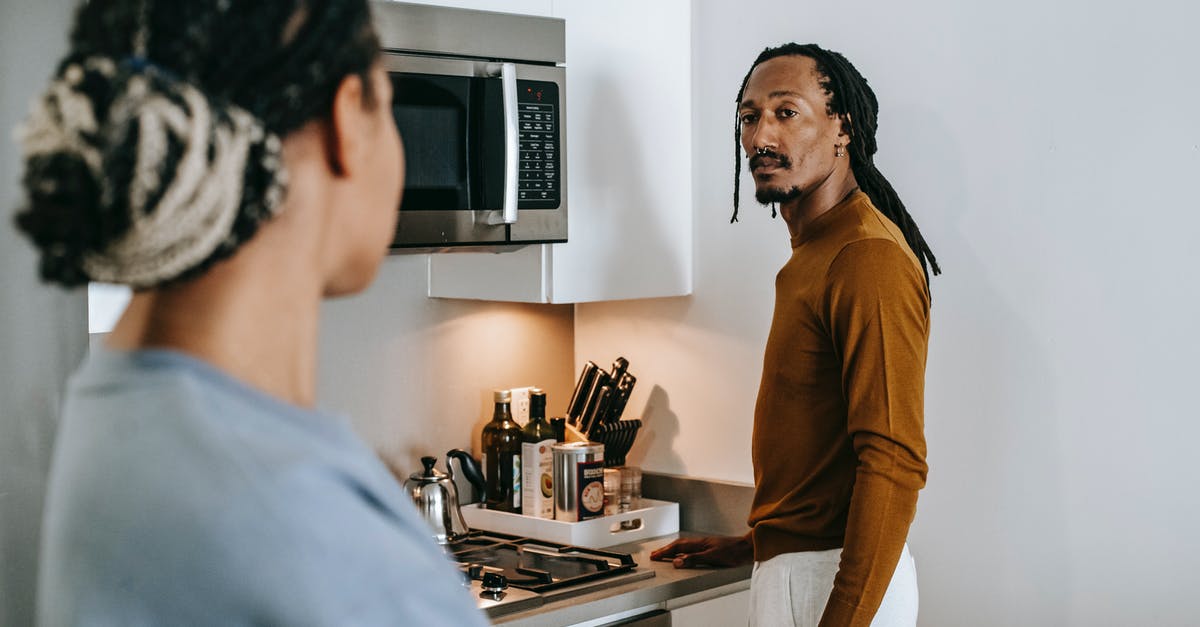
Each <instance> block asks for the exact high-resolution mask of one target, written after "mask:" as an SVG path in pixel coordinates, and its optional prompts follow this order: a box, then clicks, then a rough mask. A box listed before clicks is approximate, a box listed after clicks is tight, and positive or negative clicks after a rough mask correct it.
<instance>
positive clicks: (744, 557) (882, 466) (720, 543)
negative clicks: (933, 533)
mask: <svg viewBox="0 0 1200 627" xmlns="http://www.w3.org/2000/svg"><path fill="white" fill-rule="evenodd" d="M737 103H738V113H737V120H736V123H735V137H736V141H737V142H738V143H739V144H740V149H741V150H742V151H744V153H745V154H746V156H747V157H748V158H749V164H750V170H751V172H752V173H753V175H754V181H755V185H756V193H755V197H756V198H757V200H758V201H759V202H761V203H763V204H768V203H770V204H772V206H773V207H774V204H776V203H778V205H779V212H780V213H781V214H782V216H783V219H784V221H785V222H786V223H787V226H788V230H789V232H790V234H791V247H792V256H791V258H790V259H789V260H788V262H787V263H786V264H785V265H784V267H783V269H782V270H780V272H779V274H778V276H777V277H776V283H775V287H776V301H775V314H774V321H773V322H772V325H771V332H770V335H769V337H768V339H767V347H766V352H765V357H764V360H763V376H762V384H761V386H760V388H759V396H758V403H757V406H756V407H755V413H754V435H753V452H752V458H753V461H754V478H755V495H754V502H753V505H752V508H751V511H750V517H749V524H750V526H751V531H750V532H749V533H748V534H747V535H746V536H744V537H741V538H701V539H685V540H679V541H677V542H674V543H672V544H670V545H668V546H666V547H663V548H662V549H659V550H658V551H656V552H655V553H654V554H653V555H652V557H653V559H658V560H668V559H669V560H672V561H673V562H674V563H675V565H676V566H677V567H681V568H687V567H692V566H697V565H716V566H729V565H735V564H739V563H746V562H749V561H750V560H753V561H754V562H755V568H754V575H753V577H752V580H751V588H750V590H751V613H750V623H751V624H752V625H794V624H795V625H817V624H820V625H871V624H874V625H915V624H916V615H917V588H916V571H915V567H914V565H913V560H912V557H911V556H910V555H909V553H908V548H907V545H906V542H905V540H906V536H907V535H908V528H909V525H910V524H911V523H912V520H913V515H914V513H915V511H916V504H917V491H918V490H920V489H921V488H922V487H923V486H924V484H925V475H926V470H927V466H926V463H925V437H924V427H923V423H924V416H923V414H924V410H923V398H924V377H925V356H926V348H927V344H928V339H929V302H930V299H929V287H928V269H927V264H928V266H932V269H933V272H934V274H937V273H939V272H940V269H939V268H938V265H937V261H936V259H934V256H933V253H932V252H931V251H930V250H929V246H928V245H927V244H926V243H925V240H924V238H923V237H922V236H921V232H920V230H919V229H917V226H916V224H915V223H914V222H913V220H912V218H911V216H909V215H908V212H907V211H906V210H905V208H904V204H903V203H902V202H901V201H900V199H899V197H898V196H897V195H896V192H895V191H894V190H893V189H892V186H891V185H890V184H889V183H888V181H887V179H885V178H884V177H883V175H882V174H880V172H879V170H878V169H877V168H876V167H875V164H874V162H873V156H874V154H875V150H876V145H875V128H876V119H877V115H878V102H877V101H876V99H875V94H874V93H873V92H872V91H871V88H870V87H869V86H868V85H867V82H866V80H865V79H864V78H863V77H862V75H860V74H859V73H858V71H857V70H856V69H855V68H854V66H853V65H851V64H850V62H849V61H847V60H846V58H845V57H843V56H842V55H840V54H838V53H836V52H831V51H828V50H824V49H822V48H820V47H818V46H815V45H811V44H810V45H798V44H787V45H784V46H780V47H778V48H768V49H767V50H765V51H763V53H762V54H760V55H759V57H758V59H757V60H755V62H754V65H753V66H752V67H751V69H750V72H749V73H748V74H747V75H746V78H745V80H744V81H743V82H742V87H741V89H740V90H739V92H738V99H737ZM736 149H737V148H736V147H735V150H736ZM735 158H736V167H737V169H738V170H740V167H741V154H740V153H736V152H735ZM737 207H738V183H737V174H735V179H734V214H733V220H734V221H736V220H737ZM774 213H775V212H774V208H772V215H774Z"/></svg>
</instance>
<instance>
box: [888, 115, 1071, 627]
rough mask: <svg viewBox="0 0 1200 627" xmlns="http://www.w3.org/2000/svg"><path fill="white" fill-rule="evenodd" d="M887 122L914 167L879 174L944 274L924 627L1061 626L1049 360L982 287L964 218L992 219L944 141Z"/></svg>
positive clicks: (936, 309) (1013, 313)
mask: <svg viewBox="0 0 1200 627" xmlns="http://www.w3.org/2000/svg"><path fill="white" fill-rule="evenodd" d="M889 117H890V118H891V119H895V120H902V121H903V123H902V124H897V125H896V127H897V129H896V130H892V129H888V131H889V136H888V137H887V138H886V141H887V144H888V145H887V146H885V147H884V148H883V149H882V153H884V154H909V155H912V154H920V155H922V158H919V159H908V160H905V161H900V160H896V162H895V163H894V164H891V165H889V164H880V169H881V170H882V171H883V172H884V174H885V176H888V177H890V180H892V181H893V183H895V184H896V187H897V191H898V193H899V194H900V196H901V197H902V198H903V199H904V200H905V201H906V205H907V206H908V208H909V210H910V211H911V213H912V214H913V218H914V219H915V220H916V221H917V223H918V224H919V225H920V226H921V227H922V232H923V233H924V234H925V235H926V238H927V240H928V241H929V243H930V247H931V248H932V249H933V250H934V253H935V254H937V255H938V258H939V262H940V265H941V266H942V267H943V268H944V270H945V274H944V275H942V276H940V277H935V278H934V279H933V281H932V291H933V309H932V314H931V315H932V329H933V335H932V337H931V341H930V356H929V368H928V371H927V376H926V435H927V438H928V444H929V465H930V472H929V484H928V487H927V488H926V489H925V490H924V491H923V492H922V494H921V503H920V506H919V507H918V513H917V520H916V522H915V524H914V527H913V530H912V532H911V536H910V539H911V541H912V544H913V553H914V555H915V557H916V559H917V564H918V572H919V573H921V583H920V585H921V592H922V595H921V596H922V599H921V617H922V621H921V622H922V623H925V624H930V625H953V624H961V621H962V618H963V617H965V616H970V617H972V619H971V623H972V624H974V625H1002V624H1003V625H1011V624H1026V625H1034V624H1037V625H1064V624H1067V623H1068V622H1069V621H1068V614H1069V612H1068V606H1069V603H1070V601H1069V598H1068V595H1065V594H1063V592H1064V591H1066V590H1070V588H1071V584H1070V581H1071V572H1070V568H1069V559H1068V558H1069V555H1068V538H1067V534H1066V528H1067V522H1068V521H1067V519H1066V515H1067V514H1066V512H1065V511H1064V507H1063V502H1064V498H1065V497H1064V494H1063V490H1064V488H1063V483H1064V478H1063V470H1062V468H1061V464H1060V463H1059V462H1058V459H1057V455H1058V453H1059V451H1060V450H1061V449H1062V445H1061V443H1060V442H1059V438H1058V433H1057V430H1056V419H1055V416H1056V412H1057V410H1058V407H1057V401H1056V398H1055V397H1056V394H1055V383H1054V373H1053V371H1052V368H1051V365H1050V364H1049V363H1048V360H1047V357H1046V355H1047V351H1046V350H1045V348H1044V347H1043V346H1041V343H1040V342H1039V340H1038V337H1039V335H1040V334H1039V333H1038V332H1037V331H1036V330H1035V329H1034V328H1032V327H1031V326H1030V325H1029V324H1028V323H1027V322H1025V321H1024V319H1023V314H1022V307H1023V305H1024V304H1023V303H1020V302H1007V301H1006V300H1005V298H1004V296H1003V295H1002V294H1001V292H1000V291H999V290H998V289H997V288H996V285H995V282H994V281H993V280H991V279H990V278H989V277H990V275H991V272H990V271H989V266H990V265H994V264H997V263H1004V260H986V261H985V260H981V259H980V258H979V257H978V256H977V255H976V254H975V252H974V250H973V247H972V243H971V241H970V234H969V232H968V231H967V230H966V229H965V228H964V222H965V218H966V217H967V216H968V215H969V214H970V212H972V211H983V210H989V211H990V210H993V207H990V206H988V201H990V200H992V199H982V200H981V199H973V198H969V197H968V194H967V191H966V181H967V174H968V173H967V171H966V164H967V159H966V155H964V154H963V151H962V149H961V147H960V146H959V143H958V141H957V139H956V138H955V136H954V135H953V133H952V131H951V130H950V129H949V128H947V126H946V125H945V123H944V122H943V121H942V118H941V117H940V116H939V114H938V113H937V112H935V111H932V110H929V109H924V108H921V107H919V106H912V105H908V106H904V105H903V104H897V105H894V106H892V107H890V108H889ZM882 143H883V142H882V141H881V144H882ZM1027 167H1029V168H1033V166H1032V165H1029V166H1027ZM1024 174H1025V175H1027V176H1030V177H1033V178H1034V179H1036V178H1039V177H1044V176H1047V174H1046V173H1044V172H1036V171H1031V172H1027V173H1024ZM1014 180H1028V179H1021V178H1020V176H1017V177H1016V178H1014ZM905 181H913V182H915V183H914V184H912V185H906V184H905ZM925 181H930V182H931V183H920V182H925ZM906 188H910V189H906ZM1015 250H1016V249H1015V248H1014V253H1015ZM1017 599H1019V600H1020V602H1019V603H1013V600H1017ZM988 617H994V618H991V619H989V618H988ZM996 621H1002V622H996Z"/></svg>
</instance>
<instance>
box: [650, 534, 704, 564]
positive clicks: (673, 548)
mask: <svg viewBox="0 0 1200 627" xmlns="http://www.w3.org/2000/svg"><path fill="white" fill-rule="evenodd" d="M695 545H696V541H695V540H690V539H681V540H676V541H674V542H672V543H670V544H668V545H667V546H664V547H662V548H661V549H658V550H657V551H654V552H652V553H651V554H650V559H652V560H655V561H659V562H665V561H668V560H671V559H672V558H674V557H675V556H677V555H679V554H681V553H690V552H691V551H692V550H694V549H695V548H696V546H695Z"/></svg>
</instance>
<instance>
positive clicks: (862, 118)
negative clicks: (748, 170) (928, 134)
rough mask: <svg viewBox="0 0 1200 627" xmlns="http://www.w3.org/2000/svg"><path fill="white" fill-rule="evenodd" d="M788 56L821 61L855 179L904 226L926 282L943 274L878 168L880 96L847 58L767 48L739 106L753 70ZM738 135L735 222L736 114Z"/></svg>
mask: <svg viewBox="0 0 1200 627" xmlns="http://www.w3.org/2000/svg"><path fill="white" fill-rule="evenodd" d="M789 55H796V56H803V57H808V58H810V59H812V60H813V61H814V62H816V64H817V71H818V72H819V73H820V74H821V76H822V77H823V78H824V80H822V82H821V87H822V88H824V90H825V93H826V94H828V95H829V102H828V103H827V104H826V112H827V113H828V114H829V115H836V116H839V117H841V118H842V119H843V120H846V123H845V124H846V127H847V132H848V134H849V136H850V143H849V145H848V146H847V147H848V148H849V151H848V152H849V155H850V169H851V170H852V171H853V172H854V178H855V179H857V181H858V185H859V187H860V188H861V189H862V191H863V192H864V193H865V194H866V195H867V196H868V197H869V198H870V199H871V202H872V203H873V204H874V205H875V206H876V207H877V208H878V209H879V210H880V212H882V213H883V215H885V216H887V217H888V219H890V220H891V221H892V222H893V223H895V224H896V226H897V227H899V228H900V231H901V232H902V233H903V234H904V240H905V241H906V242H907V243H908V247H909V248H911V249H912V251H913V253H915V254H916V255H917V258H918V259H919V260H920V261H921V268H922V270H924V272H925V280H926V282H928V281H929V270H930V268H931V267H932V269H933V273H934V274H935V275H936V274H941V273H942V269H941V268H940V267H939V266H938V263H937V258H936V257H934V256H933V251H932V250H930V249H929V244H928V243H926V242H925V238H924V237H923V236H922V235H921V229H919V228H917V223H916V222H914V221H913V219H912V216H911V215H909V214H908V210H907V209H905V208H904V203H903V202H902V201H901V200H900V196H898V195H897V194H896V190H895V189H893V188H892V184H891V183H889V182H888V180H887V179H886V178H884V177H883V174H882V173H880V172H879V168H877V167H875V159H874V156H875V151H876V150H877V146H876V143H875V129H876V128H877V122H878V117H879V101H878V100H876V98H875V92H874V91H872V90H871V87H870V85H868V84H867V79H865V78H863V76H862V74H859V73H858V70H857V69H855V67H854V66H853V65H851V64H850V61H848V60H847V59H846V57H844V56H842V55H841V54H839V53H837V52H834V51H832V50H825V49H823V48H821V47H820V46H817V45H815V44H796V43H789V44H784V45H782V46H778V47H776V48H767V49H766V50H763V51H762V53H761V54H759V55H758V58H757V59H755V60H754V65H752V66H750V71H748V72H746V77H745V78H744V79H742V86H741V88H740V89H738V95H737V102H738V103H739V104H740V103H741V102H742V97H743V96H744V95H745V92H746V84H747V83H749V82H750V74H751V73H752V72H754V68H756V67H758V66H759V64H761V63H763V62H764V61H768V60H770V59H774V58H776V57H782V56H789ZM733 137H734V139H733V156H734V174H733V217H732V219H730V222H736V221H737V216H738V200H739V192H740V186H741V185H740V183H741V181H740V179H741V173H742V153H741V141H742V125H741V122H740V118H738V117H737V116H736V115H735V116H734V126H733Z"/></svg>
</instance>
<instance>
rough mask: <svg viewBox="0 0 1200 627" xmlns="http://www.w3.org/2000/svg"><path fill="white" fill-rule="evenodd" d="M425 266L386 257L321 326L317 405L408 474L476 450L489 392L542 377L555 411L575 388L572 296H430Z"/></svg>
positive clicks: (415, 258) (330, 309) (333, 305)
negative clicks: (502, 299)
mask: <svg viewBox="0 0 1200 627" xmlns="http://www.w3.org/2000/svg"><path fill="white" fill-rule="evenodd" d="M455 254H474V253H455ZM427 268H428V263H427V261H426V256H425V255H409V256H406V255H401V256H393V257H389V258H388V259H386V260H385V261H384V264H383V267H382V268H381V269H380V273H379V276H378V277H377V278H376V280H375V283H374V284H373V285H372V286H371V288H370V289H369V290H368V291H367V292H366V293H365V294H362V295H360V296H357V297H355V298H352V299H349V300H341V301H333V302H330V303H327V304H326V305H325V309H324V311H323V316H324V319H323V320H322V323H321V329H322V331H321V361H320V365H319V372H318V398H319V399H320V401H321V404H322V405H323V406H325V407H328V408H330V409H333V410H336V411H339V412H343V413H345V414H347V415H349V416H350V419H351V421H352V422H353V423H354V425H355V427H356V429H357V430H358V431H359V433H360V434H362V435H363V436H364V437H365V438H366V439H367V441H368V442H369V443H370V444H371V445H372V446H373V447H374V448H375V449H376V450H377V451H379V452H380V454H381V455H382V456H383V457H384V458H385V460H386V461H387V462H388V463H389V464H391V465H392V466H393V467H395V468H398V469H400V470H401V471H403V474H405V475H407V474H408V473H411V472H415V471H417V470H419V469H420V467H421V464H420V461H419V460H420V458H421V456H422V455H436V456H438V457H439V458H441V457H443V456H444V455H445V453H446V451H448V450H450V449H452V448H467V449H468V450H470V449H471V448H474V449H475V452H476V454H478V452H479V451H478V446H479V433H480V430H481V429H483V425H484V423H485V422H486V421H487V420H488V419H490V418H491V415H492V390H493V389H496V388H512V387H523V386H540V387H542V388H543V389H544V390H546V394H547V403H548V406H547V412H548V413H549V414H553V415H561V414H562V413H564V411H565V409H566V404H567V401H568V400H569V399H568V397H569V396H570V394H571V391H572V389H573V387H572V386H573V385H574V381H573V380H572V378H571V372H570V370H571V350H572V339H571V338H572V332H573V313H572V310H571V307H570V306H569V305H522V304H511V303H487V302H481V301H463V300H442V299H431V298H428V297H426V296H425V291H426V289H427V285H428V281H427ZM442 461H444V459H443V460H442Z"/></svg>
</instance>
